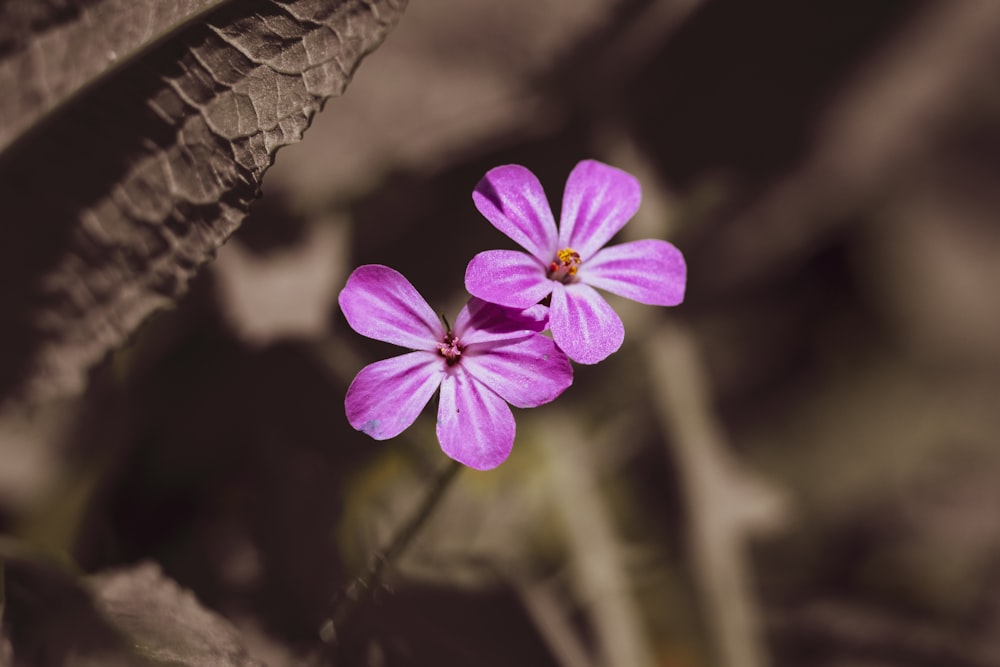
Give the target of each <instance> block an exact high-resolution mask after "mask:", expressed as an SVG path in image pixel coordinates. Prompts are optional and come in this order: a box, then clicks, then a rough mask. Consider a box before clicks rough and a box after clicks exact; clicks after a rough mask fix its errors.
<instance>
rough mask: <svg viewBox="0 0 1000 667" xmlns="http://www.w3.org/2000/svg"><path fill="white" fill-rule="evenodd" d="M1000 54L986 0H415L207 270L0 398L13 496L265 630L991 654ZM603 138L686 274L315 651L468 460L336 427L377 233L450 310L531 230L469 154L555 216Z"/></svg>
mask: <svg viewBox="0 0 1000 667" xmlns="http://www.w3.org/2000/svg"><path fill="white" fill-rule="evenodd" d="M998 62H1000V3H995V2H988V1H976V0H969V1H966V2H951V1H949V0H936V1H932V0H924V1H917V0H885V1H883V2H877V3H872V2H864V1H863V0H840V1H837V2H835V1H833V0H822V1H820V2H811V3H801V2H796V1H794V0H760V1H759V2H754V3H746V2H741V1H740V0H505V1H504V2H500V3H459V2H447V1H445V0H415V1H414V2H412V3H411V5H410V7H409V8H408V9H407V11H406V13H405V15H404V17H403V19H402V21H401V22H400V24H399V26H398V27H397V28H396V29H395V31H394V32H393V33H392V34H390V36H389V38H388V39H387V41H386V42H385V44H384V45H383V46H382V47H381V48H380V49H379V50H377V51H376V52H375V53H374V54H372V55H371V56H370V57H369V58H368V59H366V60H365V62H364V63H363V64H362V65H361V67H360V69H359V70H358V72H357V74H356V75H355V78H354V81H353V83H352V84H351V86H350V87H349V89H348V91H347V93H346V95H345V96H344V97H342V98H339V99H333V100H331V101H330V102H329V103H328V104H327V106H326V108H325V110H324V111H323V113H321V114H320V115H319V116H317V117H316V119H315V121H314V123H313V126H312V128H311V129H310V130H309V131H308V132H307V133H306V136H305V139H304V141H303V142H302V143H300V144H298V145H295V146H292V147H290V148H286V149H284V150H282V151H281V152H280V153H279V154H278V157H277V162H276V164H275V166H274V167H273V168H272V169H271V171H270V172H268V174H267V176H266V178H265V181H264V187H263V196H262V198H261V199H260V200H259V201H258V202H257V203H256V204H255V206H254V208H253V209H252V211H251V214H250V216H249V218H248V219H247V220H246V222H245V223H244V225H243V227H242V228H241V229H240V230H239V231H238V232H237V233H236V234H235V236H234V237H233V238H232V239H231V240H230V241H229V242H228V243H227V245H226V246H224V247H223V248H222V249H221V251H220V252H219V254H218V258H217V260H216V261H215V262H213V263H212V264H211V265H210V266H209V267H208V268H207V269H206V270H204V271H203V272H202V273H201V275H200V277H199V279H198V280H197V281H196V282H195V284H194V285H193V286H192V289H191V290H190V292H189V293H188V294H187V296H186V297H185V298H184V299H183V300H182V301H181V302H180V303H178V304H177V305H176V307H175V308H174V309H172V310H170V311H168V312H164V313H161V314H159V315H157V316H155V317H154V318H152V319H151V320H150V321H149V322H147V323H146V325H144V326H143V328H142V329H141V330H140V332H139V333H138V335H136V336H135V338H134V340H133V341H132V342H131V343H130V344H129V345H128V346H127V347H126V348H124V349H122V350H120V351H118V352H116V353H115V354H114V355H112V357H111V358H109V359H108V360H107V361H106V362H105V363H103V364H102V365H101V366H100V367H99V368H97V369H95V371H94V373H93V374H92V378H91V383H90V386H89V388H88V390H87V391H86V393H85V394H84V395H83V396H80V397H76V398H72V399H60V400H58V401H53V402H51V403H48V404H46V405H42V406H37V407H34V408H32V409H31V410H25V411H23V412H19V413H16V414H7V415H5V416H4V418H3V420H2V421H0V461H2V465H0V524H2V526H3V527H4V529H5V532H8V533H9V534H12V535H15V536H16V537H17V538H18V539H19V540H23V542H24V543H26V544H30V545H33V546H34V547H37V548H38V549H40V550H43V551H44V552H46V553H64V554H67V555H68V557H69V559H70V560H71V561H72V562H73V563H75V564H76V565H77V566H79V568H80V569H81V570H82V572H85V573H97V572H102V571H106V570H108V569H109V568H116V567H123V566H130V565H134V564H136V563H140V562H145V561H153V562H155V563H156V564H158V566H159V567H160V568H162V571H163V573H164V574H165V575H166V576H168V577H170V578H172V579H174V580H175V581H176V582H177V583H178V584H180V585H181V586H182V587H184V588H187V589H190V590H191V591H193V593H194V594H195V595H196V596H197V599H198V600H199V601H200V602H201V603H202V604H204V605H205V606H206V607H208V608H209V609H211V610H214V611H215V612H217V613H219V614H220V615H222V616H223V617H225V618H227V619H228V620H229V621H231V622H232V623H233V624H234V625H235V627H236V628H238V630H239V632H240V636H241V637H242V641H243V642H244V643H245V645H246V646H247V650H248V651H249V653H250V654H252V655H253V656H254V657H255V658H257V659H258V660H260V661H262V662H264V663H266V664H268V665H272V666H278V667H281V666H283V665H295V664H329V663H330V662H331V661H332V662H333V663H334V664H344V665H373V666H379V665H470V664H476V665H480V666H492V665H496V666H501V665H553V666H559V667H590V666H593V667H597V666H599V665H604V666H614V667H631V666H633V665H635V666H637V667H643V666H654V665H656V666H662V667H700V666H713V665H714V666H719V667H765V666H768V665H770V666H775V667H785V666H788V667H792V666H799V665H811V666H816V667H835V666H836V667H844V666H848V665H850V666H862V667H883V666H884V667H897V666H909V665H915V666H916V665H927V666H930V665H934V666H937V665H948V666H950V667H963V666H990V665H992V666H996V665H1000V448H998V444H1000V443H998V434H1000V410H998V407H1000V300H998V299H1000V297H998V295H1000V226H998V224H997V217H998V215H1000V187H998V183H1000V181H998V177H1000V78H998V77H997V65H996V64H997V63H998ZM585 158H595V159H599V160H602V161H605V162H608V163H610V164H613V165H615V166H617V167H620V168H622V169H624V170H626V171H629V172H630V173H632V174H634V175H636V176H637V177H638V178H639V180H640V181H641V183H642V187H643V194H644V198H643V205H642V208H641V209H640V211H639V214H638V215H637V216H636V218H635V219H634V220H633V221H632V222H631V223H630V224H629V225H628V226H627V227H626V228H625V229H624V230H623V232H622V233H621V234H620V235H619V236H620V238H619V239H618V240H619V241H621V240H631V239H639V238H649V237H655V238H665V239H668V240H670V241H672V242H673V243H675V244H676V245H677V246H678V247H679V248H680V249H681V250H682V252H683V253H684V255H685V257H686V259H687V262H688V270H689V282H688V293H687V298H686V300H685V303H684V304H683V305H681V306H679V307H676V308H670V309H667V308H653V307H647V306H640V305H637V304H633V303H631V302H626V301H623V300H620V299H614V298H613V297H612V298H610V299H609V300H611V301H612V304H613V305H614V306H615V308H616V309H617V310H618V312H619V314H620V315H621V316H622V318H623V320H624V322H625V326H626V339H625V344H624V346H623V347H622V349H621V350H620V351H619V352H618V353H617V354H615V355H614V356H612V357H611V358H610V359H609V360H607V361H606V362H604V363H602V364H600V365H598V366H594V367H582V366H578V367H577V368H576V377H575V383H574V385H573V386H572V387H571V388H570V389H569V390H568V391H567V392H566V393H565V394H564V395H563V396H562V397H561V398H560V399H559V400H557V401H556V402H554V403H552V404H550V405H548V406H544V407H542V408H538V409H535V410H530V411H516V415H515V416H516V418H517V419H518V435H517V440H516V442H515V447H514V452H513V454H512V456H511V458H510V459H509V460H508V461H507V462H506V463H504V464H503V465H502V466H501V467H500V468H499V469H497V470H495V471H491V472H487V473H482V472H476V471H472V470H465V471H463V472H462V473H461V474H460V475H459V477H458V478H457V480H456V482H455V484H454V486H453V487H452V488H450V489H449V491H448V492H447V495H446V496H445V497H444V500H443V501H442V503H441V505H440V506H439V507H438V509H437V511H436V512H435V514H434V516H433V517H432V519H431V521H430V523H429V524H428V525H427V526H426V528H425V529H424V530H423V531H422V532H421V534H420V535H419V536H418V538H417V540H416V541H415V542H414V544H413V545H412V546H411V548H410V549H409V550H408V551H407V553H406V555H405V557H404V558H403V559H402V560H401V561H400V562H399V564H398V567H396V568H395V569H394V570H393V572H392V575H391V577H390V584H391V586H390V589H389V590H387V591H383V592H381V593H380V594H379V595H377V596H376V599H375V602H374V604H373V605H371V606H370V607H369V608H367V609H365V610H364V613H363V614H362V615H361V617H360V618H359V619H358V621H357V623H356V624H355V627H353V628H352V632H351V633H350V635H349V636H347V637H340V638H339V640H340V643H339V644H338V648H337V649H336V651H334V652H332V653H331V652H330V651H327V650H325V649H324V650H323V652H322V653H321V652H320V640H319V629H320V627H321V626H322V625H323V623H324V621H325V620H326V619H327V618H329V616H330V614H332V611H333V609H334V608H335V607H336V604H337V601H338V600H339V599H341V598H342V596H343V591H344V590H345V588H346V587H347V586H348V585H349V583H350V582H351V580H352V577H354V576H355V575H357V574H358V573H360V572H361V571H362V570H363V569H364V568H365V566H366V564H367V563H368V561H369V559H370V558H371V557H372V556H373V554H375V553H376V552H377V551H378V550H379V549H381V548H384V547H385V545H386V544H387V543H388V542H389V541H390V540H391V538H392V535H393V533H394V531H395V530H396V528H397V527H398V526H399V525H400V523H401V522H402V521H404V520H405V519H406V518H407V517H408V516H409V515H410V513H411V512H412V511H413V508H414V507H415V506H416V504H417V503H418V502H419V499H420V497H421V494H422V493H423V492H424V490H425V489H426V488H427V486H428V485H429V484H431V480H432V479H433V478H434V476H435V475H436V474H437V472H438V471H439V470H440V469H442V468H443V467H444V466H445V465H446V462H447V459H446V458H445V457H444V455H443V454H442V453H441V452H440V450H439V448H438V445H437V442H436V440H435V437H434V428H433V415H432V414H425V415H424V416H423V417H421V419H420V420H419V421H418V423H417V424H416V425H415V426H414V427H413V428H411V429H410V430H408V431H407V432H406V433H404V434H403V435H402V436H400V437H399V438H397V439H395V440H392V441H388V442H375V441H372V440H370V439H368V438H367V436H364V435H363V434H360V433H357V432H354V431H353V430H352V429H351V428H350V427H349V425H348V424H347V422H346V419H345V417H344V411H343V398H344V393H345V391H346V388H347V386H348V384H349V383H350V381H351V379H352V378H353V376H354V374H355V373H356V372H357V371H358V370H360V368H361V367H362V366H364V365H365V364H367V363H371V362H373V361H376V360H378V359H380V358H383V357H385V356H389V355H391V354H395V353H396V352H397V351H396V350H394V349H393V348H391V346H388V345H385V344H381V343H376V342H373V341H369V340H367V339H363V338H362V337H360V336H358V335H356V334H354V333H353V332H352V331H351V330H350V329H349V328H348V327H347V326H346V323H345V322H344V320H343V317H342V316H341V315H340V313H339V310H338V308H337V305H336V296H337V293H338V291H339V289H340V288H341V287H342V286H343V284H344V281H345V280H346V277H347V275H348V274H349V272H350V271H351V270H352V269H353V268H354V267H355V266H357V265H359V264H365V263H379V264H387V265H390V266H392V267H394V268H395V269H397V270H399V271H401V272H402V273H403V274H404V275H406V276H407V277H408V278H409V279H410V281H411V282H412V283H413V284H414V285H415V286H416V287H417V288H418V289H419V290H420V291H421V293H422V294H423V295H424V296H425V297H426V298H427V299H428V301H429V302H430V303H431V305H432V306H433V307H435V309H437V310H441V311H443V312H446V313H450V314H451V315H452V316H454V314H456V313H457V312H458V309H459V308H460V307H461V305H462V303H463V302H464V300H465V299H466V298H467V295H466V294H465V292H464V288H463V281H462V279H463V276H464V271H465V265H466V263H467V262H468V260H469V259H470V258H471V257H472V255H473V254H475V253H476V252H479V251H480V250H485V249H490V248H496V247H513V245H512V243H511V242H510V241H509V240H508V239H506V238H505V237H503V236H502V235H501V234H500V233H499V232H497V231H496V230H494V229H493V228H492V227H491V226H490V225H489V224H488V223H487V222H486V221H485V219H483V218H482V217H481V216H480V215H479V214H478V212H477V211H476V210H475V208H474V206H473V204H472V199H471V192H472V189H473V187H474V186H475V184H476V182H477V181H478V180H479V178H481V177H482V175H483V174H484V173H485V172H486V171H487V170H488V169H490V168H491V167H494V166H496V165H499V164H506V163H518V164H522V165H525V166H526V167H528V168H529V169H531V170H532V171H534V172H535V174H536V175H537V176H538V177H539V179H540V180H541V182H542V183H543V185H544V186H545V188H546V191H547V193H548V195H549V198H550V201H551V202H552V204H553V207H554V209H555V210H556V211H557V214H558V206H559V202H560V201H561V196H562V187H563V184H564V182H565V178H566V176H567V175H568V173H569V171H570V170H571V169H572V167H573V165H575V164H576V162H578V161H579V160H581V159H585ZM11 576H12V577H13V575H11ZM12 595H13V594H12ZM36 611H37V619H36V621H37V622H38V623H40V624H42V625H44V623H42V621H41V620H38V619H41V618H43V617H45V618H48V617H47V616H46V614H45V613H44V612H45V605H44V604H43V603H39V606H38V609H37V610H36ZM49 611H51V610H49ZM46 622H48V623H50V625H49V626H45V627H46V628H47V629H46V630H45V632H55V630H53V627H55V626H53V625H51V624H54V623H57V621H56V620H50V621H46ZM39 632H40V633H41V634H39V635H38V637H36V638H35V639H34V641H43V638H44V632H42V631H39ZM19 641H27V640H25V639H24V638H20V639H19ZM320 655H322V657H319V656H320Z"/></svg>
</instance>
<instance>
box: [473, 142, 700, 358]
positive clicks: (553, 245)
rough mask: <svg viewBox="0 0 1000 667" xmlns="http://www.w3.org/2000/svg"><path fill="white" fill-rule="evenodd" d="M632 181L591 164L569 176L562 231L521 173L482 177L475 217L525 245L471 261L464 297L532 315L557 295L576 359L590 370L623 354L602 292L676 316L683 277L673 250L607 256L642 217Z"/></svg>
mask: <svg viewBox="0 0 1000 667" xmlns="http://www.w3.org/2000/svg"><path fill="white" fill-rule="evenodd" d="M641 198H642V194H641V192H640V189H639V182H638V181H637V180H636V179H635V178H634V177H632V176H631V175H629V174H627V173H625V172H624V171H621V170H620V169H615V168H614V167H609V166H608V165H606V164H602V163H600V162H596V161H594V160H584V161H583V162H580V163H579V164H577V165H576V167H574V168H573V171H572V172H571V173H570V175H569V179H567V181H566V190H565V192H564V193H563V203H562V217H561V219H560V223H559V229H558V230H557V229H556V223H555V220H554V218H553V217H552V209H551V208H549V203H548V201H547V200H546V198H545V192H544V190H542V185H541V183H539V182H538V179H537V178H536V177H535V175H534V174H532V173H531V172H530V171H529V170H528V169H526V168H525V167H522V166H520V165H516V164H509V165H505V166H502V167H496V168H495V169H491V170H490V171H489V172H487V173H486V176H484V177H483V179H482V180H481V181H479V184H478V185H476V189H475V191H474V192H473V193H472V199H473V201H474V202H475V204H476V208H478V209H479V212H480V213H482V214H483V215H484V216H485V217H486V219H487V220H489V221H490V222H491V223H492V224H493V226H494V227H496V228H497V229H499V230H500V231H501V232H503V233H504V234H506V235H507V236H509V237H510V238H511V239H513V240H514V241H516V242H517V243H518V244H520V245H521V247H523V248H524V249H525V250H527V251H528V253H529V254H525V253H522V252H519V251H516V250H488V251H486V252H481V253H479V254H478V255H476V256H475V257H473V258H472V261H471V262H469V266H468V268H467V269H466V271H465V287H466V289H468V290H469V292H470V293H472V294H473V295H474V296H477V297H479V298H480V299H483V300H485V301H489V302H491V303H496V304H499V305H502V306H508V307H511V308H526V307H528V306H530V305H531V304H534V303H538V302H539V301H540V300H541V299H544V298H545V297H546V296H548V295H549V294H551V295H552V300H551V302H550V306H551V308H550V311H549V326H550V327H551V328H552V337H553V339H555V341H556V344H557V345H559V347H560V348H562V349H563V350H565V352H566V354H568V355H569V357H570V359H572V360H574V361H577V362H579V363H582V364H594V363H597V362H598V361H601V360H602V359H605V358H606V357H607V356H608V355H609V354H611V353H612V352H614V351H616V350H617V349H618V348H619V347H621V344H622V341H623V340H624V339H625V329H624V327H623V326H622V321H621V319H620V318H619V317H618V314H617V313H615V311H614V310H613V309H612V308H611V306H610V305H608V302H607V301H605V300H604V297H602V296H601V295H600V294H598V293H597V291H596V290H595V289H594V288H595V287H598V288H600V289H603V290H607V291H608V292H611V293H612V294H617V295H619V296H623V297H626V298H629V299H632V300H634V301H638V302H640V303H645V304H649V305H654V306H676V305H677V304H679V303H680V302H681V301H683V300H684V286H685V282H686V280H687V269H686V267H685V264H684V257H683V256H682V255H681V253H680V251H679V250H678V249H677V248H675V247H674V246H673V245H671V244H670V243H667V242H666V241H661V240H658V239H646V240H643V241H633V242H631V243H622V244H621V245H616V246H611V247H608V248H605V247H603V246H604V244H605V243H607V242H608V241H609V240H611V237H612V236H614V235H615V234H616V233H617V232H618V230H620V229H621V228H622V227H624V226H625V223H627V222H628V221H629V219H630V218H631V217H632V216H633V215H635V212H636V211H637V210H638V209H639V201H640V200H641Z"/></svg>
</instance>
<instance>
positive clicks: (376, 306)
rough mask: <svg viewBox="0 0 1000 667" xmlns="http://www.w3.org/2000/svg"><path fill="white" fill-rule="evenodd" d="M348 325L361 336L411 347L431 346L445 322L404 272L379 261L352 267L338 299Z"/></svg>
mask: <svg viewBox="0 0 1000 667" xmlns="http://www.w3.org/2000/svg"><path fill="white" fill-rule="evenodd" d="M337 300H338V302H339V303H340V309H341V310H342V311H344V317H346V318H347V323H348V324H350V325H351V328H352V329H354V330H355V331H357V332H358V333H359V334H361V335H362V336H368V337H369V338H374V339H375V340H381V341H384V342H386V343H393V344H395V345H399V346H402V347H406V348H409V349H411V350H430V349H434V348H435V346H436V345H437V343H439V342H440V341H441V339H442V338H443V337H444V334H445V331H444V325H443V324H441V321H440V320H439V319H438V317H437V315H435V314H434V311H433V310H431V307H430V306H428V305H427V302H426V301H424V297H422V296H420V293H419V292H417V290H416V288H414V287H413V285H411V284H410V281H408V280H407V279H406V278H404V277H403V274H401V273H399V272H398V271H396V270H395V269H390V268H389V267H388V266H382V265H381V264H366V265H364V266H359V267H358V268H356V269H354V272H353V273H351V275H350V277H349V278H348V279H347V285H346V286H345V287H344V289H342V290H341V291H340V296H339V297H338V298H337Z"/></svg>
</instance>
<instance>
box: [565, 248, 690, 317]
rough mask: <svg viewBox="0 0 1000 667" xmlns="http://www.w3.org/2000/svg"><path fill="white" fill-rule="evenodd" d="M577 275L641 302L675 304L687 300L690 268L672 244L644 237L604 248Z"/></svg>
mask: <svg viewBox="0 0 1000 667" xmlns="http://www.w3.org/2000/svg"><path fill="white" fill-rule="evenodd" d="M577 277H578V278H579V279H580V280H581V281H583V282H585V283H587V284H588V285H591V286H592V287H597V288H599V289H603V290H607V291H608V292H611V293H612V294H617V295H618V296H623V297H625V298H626V299H632V300H633V301H638V302H639V303H645V304H648V305H651V306H676V305H677V304H679V303H680V302H682V301H683V300H684V287H685V285H686V284H687V267H686V265H685V263H684V256H683V255H681V251H680V250H678V249H677V248H675V247H674V246H673V245H672V244H670V243H667V242H666V241H661V240H659V239H645V240H643V241H632V242H630V243H622V244H620V245H614V246H609V247H607V248H602V249H601V250H599V251H598V252H597V254H596V255H594V256H593V257H592V258H591V259H589V260H588V261H587V262H585V263H584V264H583V266H581V267H580V271H579V273H578V274H577Z"/></svg>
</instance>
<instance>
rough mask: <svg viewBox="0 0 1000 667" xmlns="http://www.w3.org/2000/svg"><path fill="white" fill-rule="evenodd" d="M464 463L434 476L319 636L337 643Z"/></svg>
mask: <svg viewBox="0 0 1000 667" xmlns="http://www.w3.org/2000/svg"><path fill="white" fill-rule="evenodd" d="M463 467H464V466H463V465H462V464H461V463H458V462H457V461H451V462H449V464H448V466H447V467H445V468H443V469H442V470H441V472H439V473H438V474H437V476H436V477H435V478H434V480H433V483H432V484H431V486H430V488H428V489H427V494H426V495H425V496H424V499H423V501H421V503H420V505H419V506H418V507H417V509H416V511H415V512H414V513H413V515H412V516H411V517H410V518H409V519H408V520H407V521H406V522H404V523H403V524H402V526H400V527H399V530H398V532H397V533H396V535H395V537H393V539H392V542H390V543H389V546H388V547H386V548H385V549H384V550H382V551H381V552H376V553H375V555H374V556H373V557H372V558H371V561H370V562H369V565H368V569H367V571H366V572H365V573H364V574H362V575H360V576H358V577H357V578H355V579H354V580H353V581H352V582H351V583H350V585H349V586H348V587H347V590H346V591H345V595H344V596H343V597H342V598H341V600H340V602H339V603H338V604H337V606H336V608H335V610H334V613H333V617H332V618H330V619H327V620H326V622H324V623H323V625H322V627H321V628H320V637H321V638H322V639H323V641H325V642H327V643H336V641H337V636H338V635H342V634H343V631H344V629H345V628H346V627H347V626H348V625H349V624H350V623H351V621H352V620H353V619H354V618H355V617H356V615H357V614H358V612H359V611H360V610H361V609H363V608H364V606H365V605H366V604H367V603H368V602H369V600H370V599H371V597H372V596H373V595H374V594H375V593H376V592H377V591H378V590H379V588H381V587H382V582H383V580H384V579H385V576H386V574H387V572H388V569H389V568H390V567H391V566H392V565H393V564H394V563H395V562H396V561H397V560H398V559H399V557H400V556H402V555H403V552H404V551H406V548H407V547H408V546H409V545H410V543H411V542H412V541H413V538H414V537H416V535H417V533H419V532H420V530H421V528H423V526H424V524H426V523H427V520H428V519H430V517H431V515H432V514H433V513H434V510H435V509H436V508H437V506H438V504H439V503H440V501H441V498H442V497H444V493H445V491H447V490H448V488H449V487H450V486H451V483H452V481H453V480H454V479H455V477H456V475H457V474H458V471H459V470H461V469H462V468H463Z"/></svg>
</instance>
